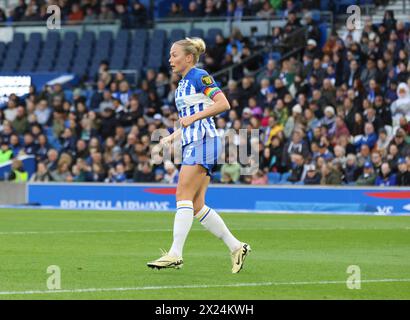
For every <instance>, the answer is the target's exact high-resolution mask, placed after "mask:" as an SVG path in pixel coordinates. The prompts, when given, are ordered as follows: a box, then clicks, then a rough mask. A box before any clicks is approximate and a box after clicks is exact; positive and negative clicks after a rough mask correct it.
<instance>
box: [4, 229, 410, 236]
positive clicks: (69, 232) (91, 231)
mask: <svg viewBox="0 0 410 320" xmlns="http://www.w3.org/2000/svg"><path fill="white" fill-rule="evenodd" d="M230 230H232V231H335V230H410V227H405V228H399V229H383V228H382V229H379V228H354V229H350V228H349V229H347V228H344V227H340V228H230ZM171 231H173V229H140V230H58V231H0V236H4V235H30V234H71V233H74V234H75V233H138V232H171ZM191 231H206V230H205V229H192V230H191Z"/></svg>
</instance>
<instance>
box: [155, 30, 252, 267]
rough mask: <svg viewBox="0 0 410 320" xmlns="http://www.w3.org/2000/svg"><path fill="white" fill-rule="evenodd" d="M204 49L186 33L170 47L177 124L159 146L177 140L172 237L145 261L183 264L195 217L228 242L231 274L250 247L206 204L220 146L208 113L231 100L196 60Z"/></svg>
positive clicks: (220, 109)
mask: <svg viewBox="0 0 410 320" xmlns="http://www.w3.org/2000/svg"><path fill="white" fill-rule="evenodd" d="M204 52H205V42H204V41H203V40H202V39H200V38H186V39H185V40H179V41H177V42H175V43H174V44H173V45H172V47H171V50H170V58H169V63H170V65H171V68H172V72H175V73H178V74H180V75H181V76H182V79H181V80H180V81H179V84H178V88H177V89H176V91H175V104H176V107H177V109H178V113H179V117H180V119H179V122H180V124H181V128H180V129H178V130H176V131H175V132H174V133H173V134H171V135H169V136H167V137H165V138H163V139H162V140H161V142H160V144H161V145H163V146H165V145H169V144H170V143H171V142H172V141H173V140H175V139H179V138H181V139H182V166H181V171H180V174H179V180H178V186H177V192H176V201H177V213H176V215H175V221H174V240H173V243H172V246H171V249H170V250H169V252H165V253H164V255H163V256H162V257H160V258H159V259H157V260H155V261H152V262H149V263H148V264H147V265H148V266H149V267H151V268H158V269H161V268H176V269H179V268H181V267H182V265H183V260H182V250H183V247H184V243H185V239H186V237H187V236H188V233H189V230H190V229H191V226H192V223H193V218H194V216H195V217H196V218H197V219H198V220H199V221H200V222H201V224H202V225H203V226H204V227H205V228H206V229H207V230H209V231H210V232H211V233H212V234H214V235H215V236H216V237H218V238H220V239H222V240H223V241H224V242H225V244H226V245H227V246H228V248H229V250H230V252H231V258H232V273H238V272H239V271H240V270H241V269H242V267H243V263H244V260H245V258H246V256H247V255H248V253H249V252H250V250H251V248H250V246H249V245H248V244H246V243H243V242H240V241H239V240H238V239H236V238H235V237H234V236H233V235H232V233H231V232H230V231H229V229H228V228H227V227H226V225H225V223H224V221H223V220H222V218H221V217H220V216H219V215H218V214H217V213H216V211H215V210H213V209H212V208H209V207H208V206H207V205H206V204H205V193H206V189H207V187H208V184H209V181H210V173H211V170H212V169H213V167H214V166H215V164H216V162H217V159H218V154H219V153H220V150H221V141H220V137H218V132H217V130H216V128H215V123H214V120H213V118H212V117H213V116H215V115H217V114H220V113H221V112H224V111H226V110H228V109H230V105H229V102H228V100H227V99H226V97H225V95H224V94H223V93H222V91H221V90H220V89H219V88H218V86H217V85H216V83H215V81H214V79H213V78H212V77H211V76H210V75H209V74H208V73H207V72H206V71H205V70H202V69H199V68H196V67H195V65H196V63H197V62H198V60H199V57H200V55H201V54H203V53H204Z"/></svg>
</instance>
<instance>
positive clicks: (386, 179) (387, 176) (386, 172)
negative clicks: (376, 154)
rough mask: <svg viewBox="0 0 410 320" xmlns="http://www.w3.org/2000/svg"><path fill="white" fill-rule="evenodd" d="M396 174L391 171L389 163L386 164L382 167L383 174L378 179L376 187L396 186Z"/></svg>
mask: <svg viewBox="0 0 410 320" xmlns="http://www.w3.org/2000/svg"><path fill="white" fill-rule="evenodd" d="M395 185H396V174H394V173H393V172H392V170H391V167H390V165H389V163H388V162H384V163H383V164H382V167H381V174H380V175H378V176H377V178H376V186H386V187H388V186H395Z"/></svg>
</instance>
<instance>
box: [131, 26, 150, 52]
mask: <svg viewBox="0 0 410 320" xmlns="http://www.w3.org/2000/svg"><path fill="white" fill-rule="evenodd" d="M147 39H148V31H147V30H145V29H138V30H135V33H134V36H133V38H132V44H133V45H135V44H136V45H138V46H143V47H144V48H145V46H146V44H147Z"/></svg>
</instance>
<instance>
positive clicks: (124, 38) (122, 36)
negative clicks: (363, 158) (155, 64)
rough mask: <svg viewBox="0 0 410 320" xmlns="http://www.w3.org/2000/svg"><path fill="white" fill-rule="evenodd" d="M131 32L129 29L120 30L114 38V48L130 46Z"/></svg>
mask: <svg viewBox="0 0 410 320" xmlns="http://www.w3.org/2000/svg"><path fill="white" fill-rule="evenodd" d="M129 39H130V33H129V31H128V30H123V29H121V30H119V31H118V33H117V36H116V38H115V40H114V48H117V47H125V48H128V44H129Z"/></svg>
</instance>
